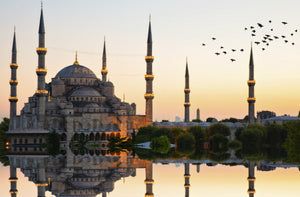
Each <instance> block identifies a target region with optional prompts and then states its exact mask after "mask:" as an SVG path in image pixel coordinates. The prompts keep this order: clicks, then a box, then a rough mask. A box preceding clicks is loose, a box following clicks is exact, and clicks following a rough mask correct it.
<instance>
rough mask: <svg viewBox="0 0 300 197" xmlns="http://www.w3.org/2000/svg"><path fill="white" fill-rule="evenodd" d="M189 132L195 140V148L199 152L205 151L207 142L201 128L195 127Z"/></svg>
mask: <svg viewBox="0 0 300 197" xmlns="http://www.w3.org/2000/svg"><path fill="white" fill-rule="evenodd" d="M188 132H189V133H190V134H192V135H193V136H194V138H195V148H196V149H197V150H198V149H199V150H200V149H203V143H204V140H205V132H204V131H203V129H202V128H201V127H199V126H193V127H190V128H188Z"/></svg>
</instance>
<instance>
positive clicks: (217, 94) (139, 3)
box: [0, 0, 300, 121]
mask: <svg viewBox="0 0 300 197" xmlns="http://www.w3.org/2000/svg"><path fill="white" fill-rule="evenodd" d="M0 5H1V6H0V18H1V20H0V27H1V34H0V43H1V47H0V54H1V58H0V73H1V77H0V117H6V116H9V102H8V97H9V84H8V81H9V78H10V68H9V63H10V58H11V44H12V36H13V29H14V26H16V32H17V48H18V64H19V69H18V81H19V85H18V97H19V102H18V109H19V111H20V110H21V108H22V107H23V106H24V103H25V102H27V100H28V97H29V96H31V95H33V93H34V92H35V90H36V86H37V77H36V74H35V69H36V67H37V54H36V52H35V49H36V47H37V45H38V43H37V41H38V34H37V31H38V23H39V14H40V1H39V0H26V1H20V0H9V1H5V0H1V3H0ZM299 6H300V2H299V1H295V0H285V1H282V0H264V1H261V0H251V1H250V0H243V1H240V0H227V1H223V0H211V1H204V0H185V1H182V0H163V1H161V0H151V1H145V0H123V1H121V0H114V1H103V0H102V1H99V0H85V1H83V0H63V1H62V0H51V1H46V0H45V1H44V18H45V27H46V47H47V48H48V53H47V55H46V67H47V69H48V74H47V76H46V81H47V82H50V80H51V78H53V77H54V76H55V75H56V73H57V72H58V71H59V70H60V69H62V68H64V67H65V66H68V65H71V64H72V63H73V62H74V57H75V51H78V60H79V63H80V64H81V65H84V66H86V67H88V68H90V69H91V70H92V71H94V73H95V74H96V75H97V76H99V77H100V76H101V73H100V70H101V54H102V47H103V40H104V36H105V38H106V44H107V58H108V60H107V61H108V71H109V72H108V78H109V80H110V81H112V82H113V83H114V85H115V93H116V95H117V96H118V97H119V98H122V97H123V94H125V99H126V101H127V102H129V103H131V102H135V103H136V104H137V111H138V114H144V113H145V100H144V93H145V80H144V74H145V70H146V63H145V60H144V56H145V54H146V39H147V28H148V20H149V14H151V20H152V33H153V42H154V43H153V53H154V56H155V60H154V63H153V72H154V75H155V79H154V83H153V84H154V94H155V98H154V120H158V121H159V120H162V119H169V120H174V118H175V116H180V117H181V118H182V117H183V112H184V107H183V103H184V92H183V90H184V74H185V73H184V72H185V61H186V57H188V62H189V70H190V87H191V95H190V96H191V117H192V118H194V117H195V116H196V109H197V108H199V109H200V111H201V119H206V118H207V117H216V118H218V119H223V118H227V117H236V118H243V117H244V116H245V115H246V114H247V109H248V107H247V101H246V99H247V96H248V95H247V94H248V90H247V88H248V87H247V78H248V64H249V54H250V52H249V51H250V43H251V41H256V40H255V39H252V38H251V36H249V33H246V32H245V31H244V27H246V26H250V25H255V24H256V23H258V22H260V23H263V24H267V23H268V20H272V21H273V23H274V28H275V29H276V31H278V32H279V33H284V34H287V33H289V30H293V29H294V28H296V27H297V28H300V22H299V18H300V14H299ZM281 21H287V22H288V25H287V26H285V27H283V25H281V23H280V22H281ZM211 37H216V38H217V40H216V41H215V42H213V41H212V40H211ZM203 42H205V43H207V46H206V47H202V46H201V44H202V43H203ZM293 42H295V43H296V45H295V46H291V45H290V44H284V43H283V41H282V42H280V41H278V42H276V43H274V44H272V45H271V46H270V47H268V49H267V50H266V51H262V50H261V48H260V47H257V46H256V45H255V46H254V49H253V50H254V62H255V79H256V86H255V94H256V99H257V102H256V110H258V111H261V110H271V111H275V112H276V113H277V114H278V115H283V114H290V115H297V114H298V111H299V110H300V105H299V104H300V102H299V101H300V91H299V90H300V87H299V84H300V75H299V73H300V67H299V65H300V57H299V55H298V54H299V52H300V33H299V34H296V35H295V36H294V38H293ZM221 45H224V46H225V47H228V48H243V49H245V52H244V53H239V55H234V56H233V57H234V58H235V59H236V60H237V61H236V62H233V63H232V62H230V60H229V59H230V58H229V57H231V56H228V55H227V56H225V55H221V56H216V55H214V52H216V50H217V49H218V47H219V46H221Z"/></svg>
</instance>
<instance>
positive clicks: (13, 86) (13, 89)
mask: <svg viewBox="0 0 300 197" xmlns="http://www.w3.org/2000/svg"><path fill="white" fill-rule="evenodd" d="M15 29H16V28H14V36H13V43H12V51H11V52H12V54H11V63H10V69H11V77H10V81H9V84H10V97H9V102H10V123H9V130H13V129H15V128H16V116H17V102H18V97H17V85H18V80H17V69H18V64H17V41H16V30H15Z"/></svg>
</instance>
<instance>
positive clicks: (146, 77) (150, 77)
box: [145, 74, 154, 79]
mask: <svg viewBox="0 0 300 197" xmlns="http://www.w3.org/2000/svg"><path fill="white" fill-rule="evenodd" d="M145 79H154V75H148V74H146V75H145Z"/></svg>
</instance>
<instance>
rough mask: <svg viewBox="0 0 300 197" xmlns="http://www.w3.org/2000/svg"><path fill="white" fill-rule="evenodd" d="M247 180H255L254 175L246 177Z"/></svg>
mask: <svg viewBox="0 0 300 197" xmlns="http://www.w3.org/2000/svg"><path fill="white" fill-rule="evenodd" d="M247 180H248V181H255V177H248V178H247Z"/></svg>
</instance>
